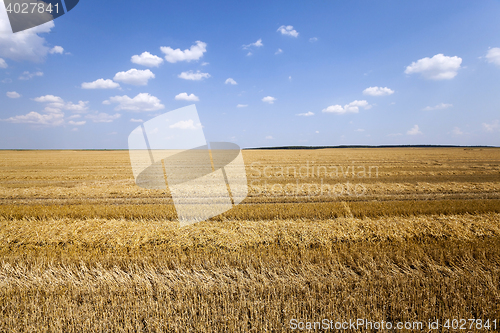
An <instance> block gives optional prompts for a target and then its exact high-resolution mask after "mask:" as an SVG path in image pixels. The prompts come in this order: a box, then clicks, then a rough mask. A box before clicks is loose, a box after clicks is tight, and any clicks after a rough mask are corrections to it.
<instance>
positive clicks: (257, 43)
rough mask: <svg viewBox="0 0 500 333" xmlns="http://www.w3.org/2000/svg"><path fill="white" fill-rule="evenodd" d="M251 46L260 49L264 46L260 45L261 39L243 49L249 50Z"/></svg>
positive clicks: (244, 46)
mask: <svg viewBox="0 0 500 333" xmlns="http://www.w3.org/2000/svg"><path fill="white" fill-rule="evenodd" d="M252 46H255V47H261V46H264V44H262V39H259V40H258V41H256V42H255V43H250V44H248V45H243V49H244V50H246V49H249V48H251V47H252Z"/></svg>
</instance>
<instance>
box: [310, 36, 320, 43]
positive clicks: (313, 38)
mask: <svg viewBox="0 0 500 333" xmlns="http://www.w3.org/2000/svg"><path fill="white" fill-rule="evenodd" d="M309 41H310V42H311V43H314V42H317V41H318V37H311V38H309Z"/></svg>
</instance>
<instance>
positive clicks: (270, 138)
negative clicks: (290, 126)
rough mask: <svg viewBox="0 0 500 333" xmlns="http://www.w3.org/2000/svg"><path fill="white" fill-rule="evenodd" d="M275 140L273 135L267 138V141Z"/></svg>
mask: <svg viewBox="0 0 500 333" xmlns="http://www.w3.org/2000/svg"><path fill="white" fill-rule="evenodd" d="M273 139H274V138H273V136H272V135H268V136H266V140H273Z"/></svg>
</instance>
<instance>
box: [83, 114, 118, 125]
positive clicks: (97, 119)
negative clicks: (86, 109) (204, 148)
mask: <svg viewBox="0 0 500 333" xmlns="http://www.w3.org/2000/svg"><path fill="white" fill-rule="evenodd" d="M120 117H121V114H119V113H116V114H114V115H110V114H107V113H104V112H102V113H98V114H89V115H87V116H86V118H88V119H90V120H92V121H93V122H94V123H111V122H113V121H114V120H116V119H118V118H120Z"/></svg>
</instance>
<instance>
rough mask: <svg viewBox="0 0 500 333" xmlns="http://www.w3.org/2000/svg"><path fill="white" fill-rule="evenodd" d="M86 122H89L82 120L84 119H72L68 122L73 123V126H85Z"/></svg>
mask: <svg viewBox="0 0 500 333" xmlns="http://www.w3.org/2000/svg"><path fill="white" fill-rule="evenodd" d="M86 123H87V121H86V120H82V121H73V120H70V121H68V124H70V125H73V126H83V125H85V124H86Z"/></svg>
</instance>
